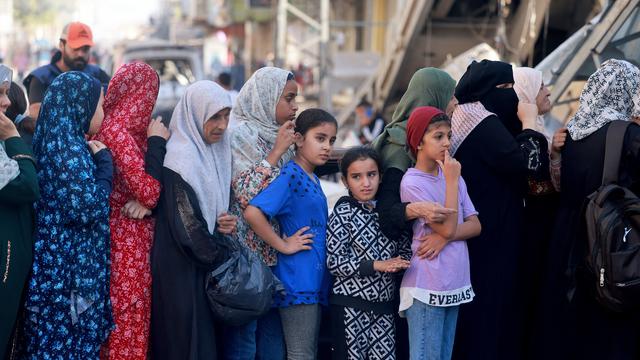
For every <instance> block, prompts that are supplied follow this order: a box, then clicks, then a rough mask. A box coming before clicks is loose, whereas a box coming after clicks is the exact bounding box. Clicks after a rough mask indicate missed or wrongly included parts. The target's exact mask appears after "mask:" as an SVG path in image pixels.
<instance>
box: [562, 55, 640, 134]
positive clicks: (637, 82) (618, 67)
mask: <svg viewBox="0 0 640 360" xmlns="http://www.w3.org/2000/svg"><path fill="white" fill-rule="evenodd" d="M631 117H640V70H638V68H637V67H636V66H634V65H632V64H631V63H629V62H627V61H624V60H616V59H611V60H608V61H605V62H604V63H603V64H602V66H601V67H600V69H598V70H597V71H596V72H595V73H593V74H592V75H591V76H590V77H589V80H587V84H586V85H585V86H584V89H582V94H580V106H579V107H578V111H577V112H576V114H575V115H574V116H573V118H571V120H569V122H568V123H567V129H568V130H569V135H570V136H571V138H572V139H573V140H581V139H584V138H586V137H587V136H589V135H591V134H592V133H594V132H595V131H596V130H598V129H600V128H601V127H603V126H604V125H606V124H608V123H610V122H611V121H614V120H624V121H629V120H631Z"/></svg>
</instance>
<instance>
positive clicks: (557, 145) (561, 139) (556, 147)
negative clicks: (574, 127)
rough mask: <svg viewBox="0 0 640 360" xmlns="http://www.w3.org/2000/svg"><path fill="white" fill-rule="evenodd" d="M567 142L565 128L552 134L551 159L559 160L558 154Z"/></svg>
mask: <svg viewBox="0 0 640 360" xmlns="http://www.w3.org/2000/svg"><path fill="white" fill-rule="evenodd" d="M566 141H567V128H566V127H562V128H560V129H558V130H556V132H555V133H554V134H553V139H552V140H551V158H552V159H558V158H560V152H561V151H562V148H563V147H564V143H565V142H566Z"/></svg>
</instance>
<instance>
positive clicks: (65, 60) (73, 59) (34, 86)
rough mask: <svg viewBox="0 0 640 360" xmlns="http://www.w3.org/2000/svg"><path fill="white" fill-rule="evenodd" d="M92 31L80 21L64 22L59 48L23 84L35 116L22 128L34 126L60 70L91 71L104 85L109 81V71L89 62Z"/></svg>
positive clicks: (61, 71)
mask: <svg viewBox="0 0 640 360" xmlns="http://www.w3.org/2000/svg"><path fill="white" fill-rule="evenodd" d="M93 45H94V43H93V34H92V33H91V28H89V26H88V25H86V24H83V23H81V22H72V23H69V24H67V25H65V27H64V29H63V30H62V34H61V35H60V43H59V44H58V51H56V53H55V55H53V58H51V63H49V64H48V65H44V66H41V67H39V68H37V69H35V70H33V72H31V74H29V76H27V77H26V78H25V79H24V81H23V84H24V86H25V88H26V89H27V94H28V96H29V104H31V105H29V116H30V117H31V118H33V119H34V121H33V124H24V126H23V127H24V128H25V129H26V130H29V128H30V126H29V125H31V130H33V128H35V119H37V117H38V113H39V112H40V104H41V103H42V100H44V95H45V93H46V91H47V88H48V87H49V85H50V84H51V83H52V82H53V80H54V79H55V78H56V77H57V76H58V75H60V74H62V73H64V72H67V71H72V70H75V71H82V72H85V73H87V74H89V75H92V76H93V77H95V78H96V79H98V80H99V81H100V83H102V86H103V87H104V88H105V90H106V87H107V85H108V84H109V75H107V74H106V73H105V72H104V71H103V70H102V69H100V68H99V67H97V66H95V65H91V64H89V57H90V56H91V47H93Z"/></svg>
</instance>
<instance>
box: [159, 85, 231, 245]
mask: <svg viewBox="0 0 640 360" xmlns="http://www.w3.org/2000/svg"><path fill="white" fill-rule="evenodd" d="M225 108H231V98H230V97H229V94H228V93H227V91H226V90H225V89H223V88H222V87H221V86H220V85H218V84H216V83H214V82H213V81H208V80H202V81H197V82H195V83H193V84H192V85H190V86H189V87H188V88H187V90H186V91H185V93H184V95H183V96H182V99H180V102H178V105H176V108H175V110H174V111H173V116H171V122H170V123H169V130H171V137H170V138H169V141H168V142H167V155H166V156H165V158H164V166H165V167H166V168H169V169H171V170H173V171H175V172H176V173H178V174H180V176H181V177H182V179H183V180H184V181H185V182H186V183H187V184H189V186H191V188H192V189H193V191H194V192H195V193H196V196H197V197H198V204H199V205H200V209H201V211H202V216H203V217H204V219H205V221H206V222H207V227H208V229H209V232H211V233H213V231H214V230H215V227H216V223H217V218H218V215H220V214H221V213H223V212H226V211H227V210H228V209H229V198H230V191H231V149H230V146H229V134H228V133H226V132H225V134H224V136H223V138H222V140H220V141H218V142H217V143H214V144H207V143H206V142H205V141H204V138H203V134H204V123H205V122H206V121H207V120H209V119H210V118H211V117H212V116H213V115H215V114H216V113H217V112H218V111H220V110H222V109H225Z"/></svg>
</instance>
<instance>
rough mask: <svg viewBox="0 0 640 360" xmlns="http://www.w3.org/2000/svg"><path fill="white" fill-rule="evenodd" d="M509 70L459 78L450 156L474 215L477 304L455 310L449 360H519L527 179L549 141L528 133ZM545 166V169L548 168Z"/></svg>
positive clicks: (539, 168) (476, 69)
mask: <svg viewBox="0 0 640 360" xmlns="http://www.w3.org/2000/svg"><path fill="white" fill-rule="evenodd" d="M512 87H513V72H512V69H511V65H509V64H507V63H503V62H499V61H488V60H483V61H482V62H473V63H472V64H471V65H469V67H468V68H467V71H466V73H465V74H464V75H463V76H462V78H461V79H460V82H459V83H458V86H457V87H456V91H455V96H456V98H458V101H459V105H458V108H457V109H456V110H455V111H454V114H453V117H452V132H453V137H452V139H451V153H452V154H453V155H454V156H455V158H456V159H458V161H460V163H461V164H462V169H463V170H462V176H464V178H465V179H466V182H467V187H468V192H469V195H470V197H471V199H472V200H473V202H474V204H475V205H476V209H477V210H478V212H479V218H480V222H481V223H482V233H481V234H480V236H478V237H476V238H473V239H470V240H469V241H468V246H469V257H470V262H471V279H472V281H473V283H474V291H475V293H476V298H475V299H474V301H473V302H472V303H470V304H465V305H464V306H461V308H460V315H459V320H458V327H457V334H456V342H455V344H454V356H453V357H454V358H456V359H491V360H495V359H518V358H520V357H521V353H520V348H521V343H520V341H521V338H520V333H521V329H520V326H521V321H520V314H519V308H520V305H519V302H521V301H523V299H518V294H517V283H518V281H519V279H518V272H519V270H520V269H519V264H518V256H519V252H520V242H522V241H523V232H524V231H523V225H522V224H523V223H522V221H523V212H524V204H523V199H524V197H525V195H526V192H527V180H528V179H530V178H534V177H536V176H539V174H540V173H541V172H543V171H544V170H545V169H547V167H545V165H544V164H545V163H544V161H543V160H544V159H547V158H548V151H547V146H548V145H547V140H546V139H545V137H544V135H542V134H541V133H539V132H536V131H534V130H532V129H533V128H534V127H535V121H536V116H537V113H538V111H537V107H536V106H535V104H526V103H520V104H519V103H518V97H517V95H516V93H515V91H514V90H513V88H512ZM546 164H548V162H547V163H546Z"/></svg>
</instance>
